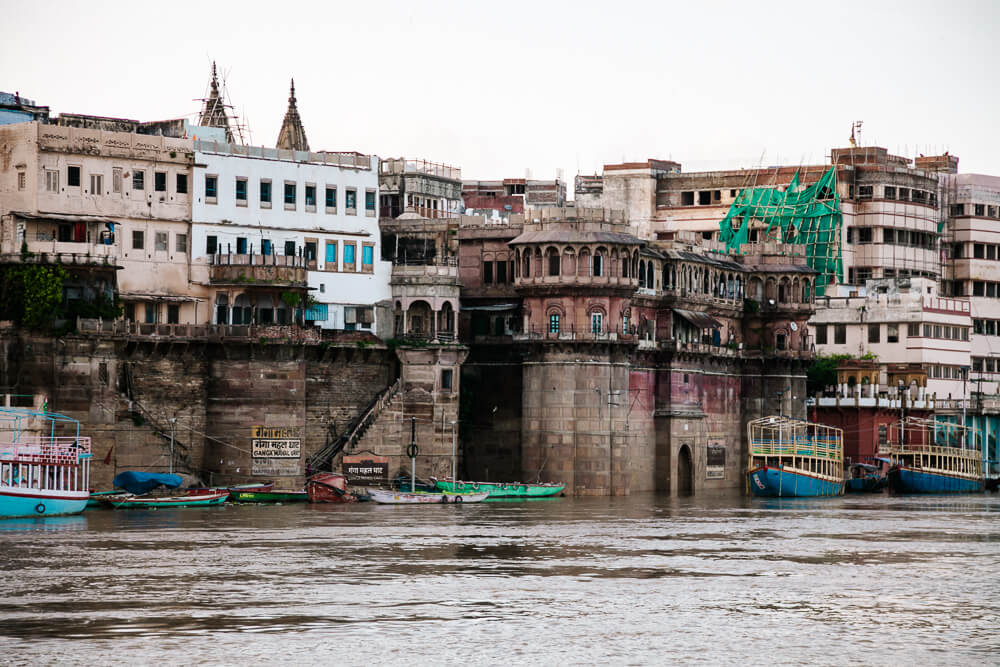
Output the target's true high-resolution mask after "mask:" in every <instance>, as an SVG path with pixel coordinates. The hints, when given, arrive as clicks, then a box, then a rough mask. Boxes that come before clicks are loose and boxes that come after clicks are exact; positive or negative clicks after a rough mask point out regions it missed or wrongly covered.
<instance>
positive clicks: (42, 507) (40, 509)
mask: <svg viewBox="0 0 1000 667" xmlns="http://www.w3.org/2000/svg"><path fill="white" fill-rule="evenodd" d="M35 511H36V512H38V513H39V514H45V504H44V503H38V504H37V505H35Z"/></svg>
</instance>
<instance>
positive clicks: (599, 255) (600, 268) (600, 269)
mask: <svg viewBox="0 0 1000 667" xmlns="http://www.w3.org/2000/svg"><path fill="white" fill-rule="evenodd" d="M607 255H608V250H607V248H598V249H597V250H595V251H594V258H593V260H592V265H593V270H592V271H591V275H593V276H594V277H595V278H600V277H601V276H603V275H604V271H605V267H604V259H605V257H607Z"/></svg>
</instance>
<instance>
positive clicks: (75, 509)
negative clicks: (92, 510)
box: [0, 489, 90, 519]
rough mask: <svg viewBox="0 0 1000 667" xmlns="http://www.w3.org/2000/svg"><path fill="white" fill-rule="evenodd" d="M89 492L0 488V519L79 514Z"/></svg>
mask: <svg viewBox="0 0 1000 667" xmlns="http://www.w3.org/2000/svg"><path fill="white" fill-rule="evenodd" d="M89 497H90V494H89V493H87V492H86V491H83V492H79V493H71V492H66V493H62V494H58V493H57V492H52V491H35V490H34V489H19V490H17V491H5V490H0V519H16V518H23V517H35V516H65V515H67V514H79V513H80V512H82V511H83V510H84V509H86V507H87V499H88V498H89Z"/></svg>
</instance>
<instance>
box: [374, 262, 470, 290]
mask: <svg viewBox="0 0 1000 667" xmlns="http://www.w3.org/2000/svg"><path fill="white" fill-rule="evenodd" d="M391 282H392V284H393V285H407V284H419V285H424V284H440V285H458V260H457V259H456V258H455V257H439V258H436V259H434V260H430V261H427V262H424V263H419V264H404V263H395V264H393V265H392V280H391Z"/></svg>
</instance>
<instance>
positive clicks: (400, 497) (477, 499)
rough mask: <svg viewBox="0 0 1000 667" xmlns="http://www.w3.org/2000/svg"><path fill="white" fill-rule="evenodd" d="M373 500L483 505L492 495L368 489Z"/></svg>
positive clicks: (414, 503)
mask: <svg viewBox="0 0 1000 667" xmlns="http://www.w3.org/2000/svg"><path fill="white" fill-rule="evenodd" d="M368 493H369V494H370V495H371V498H372V500H374V501H375V502H377V503H381V504H383V505H424V504H437V505H441V504H447V503H452V504H456V505H457V504H461V503H481V502H483V501H484V500H486V498H487V497H488V496H489V495H490V494H489V493H487V492H485V491H482V492H480V493H452V492H449V491H438V492H436V493H434V492H428V491H417V492H416V493H409V492H406V491H391V490H388V491H387V490H385V489H368Z"/></svg>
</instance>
